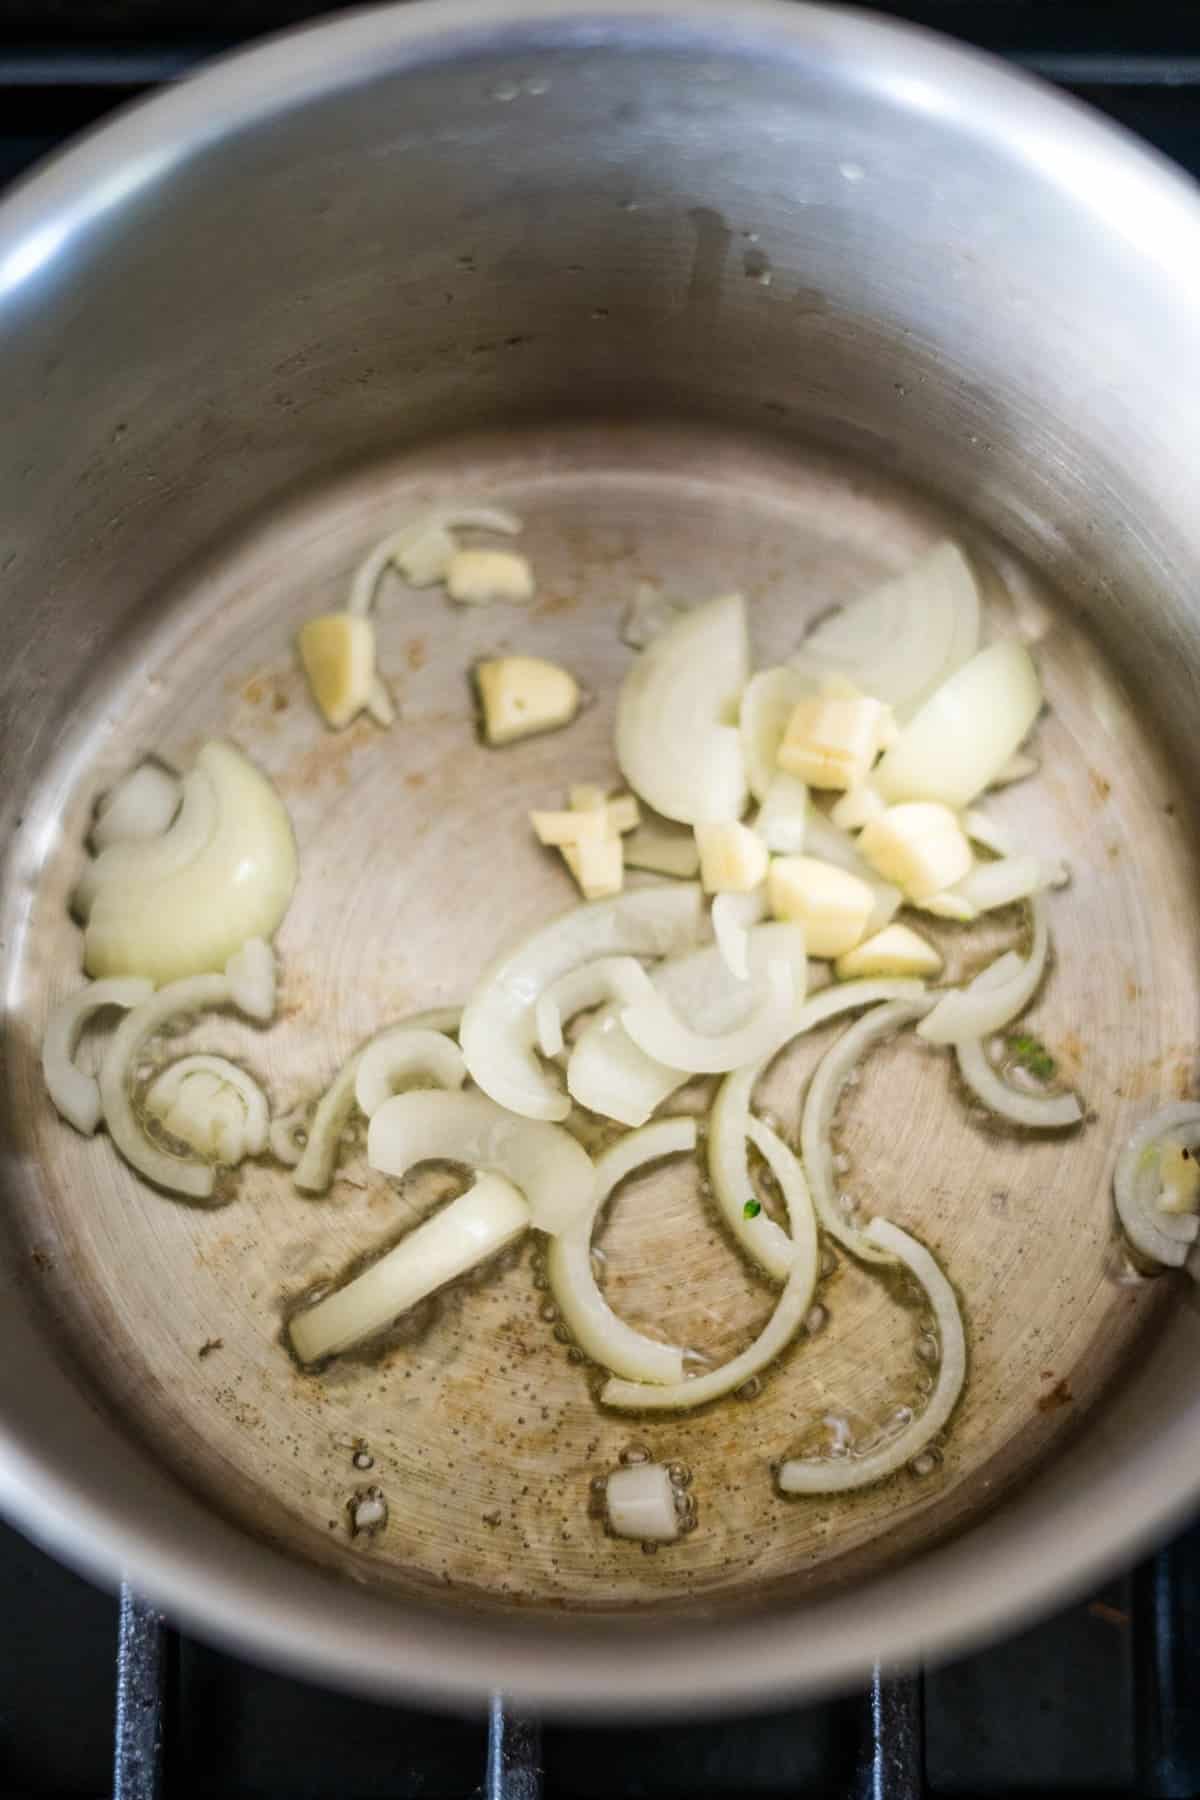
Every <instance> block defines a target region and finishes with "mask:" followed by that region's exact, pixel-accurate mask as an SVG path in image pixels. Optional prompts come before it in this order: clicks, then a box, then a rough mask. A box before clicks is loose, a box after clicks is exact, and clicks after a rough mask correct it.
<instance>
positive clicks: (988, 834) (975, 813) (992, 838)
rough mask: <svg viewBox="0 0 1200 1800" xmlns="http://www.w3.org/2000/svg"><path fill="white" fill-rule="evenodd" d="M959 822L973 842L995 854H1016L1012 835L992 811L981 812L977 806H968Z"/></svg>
mask: <svg viewBox="0 0 1200 1800" xmlns="http://www.w3.org/2000/svg"><path fill="white" fill-rule="evenodd" d="M959 823H960V824H961V825H962V828H963V830H964V832H965V833H966V835H967V836H968V837H969V838H970V840H971V842H972V843H973V844H978V845H979V846H980V848H981V849H983V850H990V851H991V853H992V855H993V856H1014V855H1015V854H1016V848H1017V847H1016V845H1015V844H1014V842H1013V840H1012V837H1011V836H1010V834H1009V833H1008V832H1007V831H1006V830H1005V828H1004V826H1003V825H1001V824H1000V822H999V821H998V820H997V819H993V817H992V815H991V814H990V813H985V812H981V811H980V810H979V808H978V807H976V806H968V808H967V810H966V811H965V812H964V813H963V815H962V818H961V820H960V821H959Z"/></svg>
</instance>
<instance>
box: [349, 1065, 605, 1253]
mask: <svg viewBox="0 0 1200 1800" xmlns="http://www.w3.org/2000/svg"><path fill="white" fill-rule="evenodd" d="M367 1161H368V1162H369V1163H370V1165H371V1167H372V1168H373V1169H379V1170H380V1171H381V1172H382V1173H383V1174H384V1175H392V1176H395V1177H397V1178H399V1177H400V1176H401V1175H406V1174H407V1173H408V1171H409V1169H412V1168H415V1167H416V1165H417V1164H418V1163H423V1162H452V1163H465V1164H466V1165H467V1166H468V1167H469V1168H472V1169H493V1170H495V1171H497V1172H498V1173H499V1174H501V1175H506V1176H507V1177H508V1179H509V1180H510V1181H512V1182H515V1183H516V1185H517V1187H519V1188H520V1190H521V1192H522V1193H523V1194H524V1196H525V1198H526V1200H527V1201H528V1203H529V1216H530V1221H531V1223H532V1224H534V1225H536V1226H537V1228H538V1230H539V1231H546V1232H551V1233H553V1232H558V1231H565V1230H566V1229H567V1227H568V1226H569V1225H571V1224H572V1223H573V1221H574V1220H576V1219H578V1218H580V1217H581V1216H582V1215H583V1214H584V1213H586V1212H587V1210H588V1208H589V1207H590V1205H591V1203H592V1195H593V1193H594V1192H595V1187H596V1170H595V1166H594V1165H593V1163H592V1159H591V1157H590V1156H589V1155H588V1153H587V1151H586V1150H585V1149H584V1148H583V1146H582V1145H581V1144H578V1143H577V1142H576V1141H575V1139H574V1138H573V1137H572V1136H571V1135H570V1133H569V1132H567V1131H564V1130H563V1129H562V1127H561V1125H547V1124H546V1123H545V1122H544V1121H542V1120H536V1121H535V1120H533V1119H519V1118H515V1117H514V1115H513V1114H512V1113H509V1112H505V1110H504V1108H503V1107H501V1106H497V1105H496V1103H495V1101H494V1100H489V1099H488V1097H487V1095H486V1094H474V1093H471V1094H446V1093H439V1092H436V1091H429V1090H424V1091H420V1092H414V1093H408V1094H393V1096H392V1098H391V1099H390V1100H385V1101H384V1103H383V1105H382V1106H381V1107H380V1108H379V1111H378V1112H377V1113H376V1114H375V1116H374V1118H373V1119H372V1120H371V1123H370V1125H369V1126H368V1127H367Z"/></svg>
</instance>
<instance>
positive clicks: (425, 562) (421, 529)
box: [346, 506, 521, 613]
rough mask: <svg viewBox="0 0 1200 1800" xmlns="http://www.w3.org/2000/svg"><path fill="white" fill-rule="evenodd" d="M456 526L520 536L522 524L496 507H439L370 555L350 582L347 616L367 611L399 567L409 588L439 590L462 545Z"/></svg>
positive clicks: (380, 544)
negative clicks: (390, 571) (388, 573)
mask: <svg viewBox="0 0 1200 1800" xmlns="http://www.w3.org/2000/svg"><path fill="white" fill-rule="evenodd" d="M455 528H462V529H463V530H471V529H472V528H474V529H476V530H479V531H496V532H500V533H501V534H502V535H503V536H505V537H515V536H516V535H517V533H518V532H519V531H520V529H521V521H520V520H519V519H517V518H514V516H513V514H512V513H510V512H505V511H504V510H503V509H502V508H500V507H494V506H450V507H443V508H438V509H434V510H433V511H431V512H428V513H425V514H423V515H422V516H421V517H420V518H418V519H412V520H410V522H409V523H408V524H407V525H402V526H401V527H400V529H399V530H398V531H393V532H391V533H390V534H389V535H388V536H387V537H385V538H383V539H381V541H380V542H379V543H378V544H376V545H375V547H374V549H372V550H371V551H369V552H368V554H367V555H366V557H364V559H363V561H362V562H361V563H360V564H359V566H358V568H357V569H356V570H355V572H354V579H353V580H352V582H351V583H350V598H349V600H348V601H347V602H346V610H347V612H352V613H367V612H370V610H371V603H372V601H373V600H374V598H375V590H376V588H377V587H378V586H379V583H380V581H381V580H382V579H383V574H384V571H385V570H386V569H387V568H388V567H389V566H390V565H391V564H392V563H396V564H397V566H398V567H399V568H400V570H401V573H402V574H403V577H404V580H405V581H406V582H407V584H408V586H409V587H433V586H434V585H435V584H436V583H437V582H439V581H441V580H442V578H443V576H444V575H445V573H446V567H447V565H448V563H449V561H450V558H451V557H452V556H453V555H454V552H455V550H456V549H457V545H456V544H455V541H454V539H453V538H452V537H451V535H450V533H451V531H452V530H453V529H455Z"/></svg>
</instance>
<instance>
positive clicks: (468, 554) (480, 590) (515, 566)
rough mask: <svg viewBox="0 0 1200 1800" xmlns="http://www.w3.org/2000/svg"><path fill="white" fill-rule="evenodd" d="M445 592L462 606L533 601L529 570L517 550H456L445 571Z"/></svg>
mask: <svg viewBox="0 0 1200 1800" xmlns="http://www.w3.org/2000/svg"><path fill="white" fill-rule="evenodd" d="M446 592H447V593H448V594H449V596H450V598H451V599H452V600H458V601H460V602H461V604H462V605H464V606H490V605H491V604H492V602H493V601H494V600H507V601H508V602H509V603H510V605H513V606H523V605H524V604H525V602H526V601H527V600H532V599H533V570H532V568H531V567H530V565H529V559H528V557H525V556H522V555H521V554H520V552H519V551H517V550H456V551H455V553H454V555H453V556H452V557H451V558H450V563H449V566H448V568H447V570H446Z"/></svg>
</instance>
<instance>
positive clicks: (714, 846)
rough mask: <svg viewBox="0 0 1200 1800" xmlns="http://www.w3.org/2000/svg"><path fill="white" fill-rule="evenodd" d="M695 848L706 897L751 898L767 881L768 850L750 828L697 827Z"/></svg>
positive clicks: (731, 824)
mask: <svg viewBox="0 0 1200 1800" xmlns="http://www.w3.org/2000/svg"><path fill="white" fill-rule="evenodd" d="M696 847H697V849H698V850H699V852H700V881H701V885H702V886H703V888H704V891H705V893H706V894H748V893H749V892H750V890H751V888H756V887H757V886H758V885H759V883H760V882H761V881H763V880H764V879H765V877H766V873H767V862H768V860H769V859H768V856H767V846H766V845H765V844H764V843H763V841H762V839H761V838H760V837H759V835H758V833H757V832H755V831H751V829H750V827H749V826H748V825H739V824H738V823H737V822H736V821H733V820H731V821H728V822H727V823H725V824H722V825H697V826H696Z"/></svg>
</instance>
